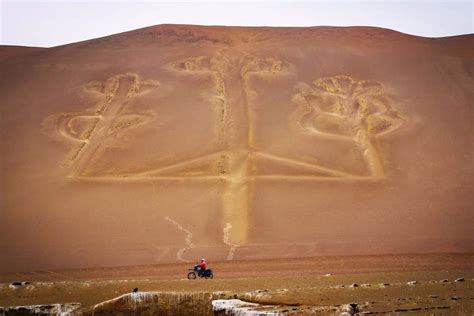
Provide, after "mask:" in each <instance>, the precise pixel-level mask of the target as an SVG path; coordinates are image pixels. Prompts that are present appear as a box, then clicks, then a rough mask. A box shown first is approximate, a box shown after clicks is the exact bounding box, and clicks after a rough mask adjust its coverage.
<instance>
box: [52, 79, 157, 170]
mask: <svg viewBox="0 0 474 316" xmlns="http://www.w3.org/2000/svg"><path fill="white" fill-rule="evenodd" d="M156 85H157V83H156V82H152V81H143V80H141V79H140V78H139V76H138V75H136V74H123V75H118V76H115V77H112V78H109V79H108V80H106V81H105V82H92V83H90V84H88V85H87V86H86V90H87V91H88V92H89V93H91V94H92V95H93V96H95V97H96V98H98V99H99V101H98V102H97V103H96V105H95V106H94V107H92V108H90V109H87V110H85V111H84V112H76V113H59V114H56V115H52V116H50V117H48V118H46V119H45V121H44V122H43V127H44V129H45V130H46V131H47V132H48V134H50V135H51V136H52V137H53V138H56V139H58V138H59V136H60V137H63V138H65V139H67V140H68V141H69V142H70V143H72V144H73V145H72V148H71V150H70V152H69V154H68V156H67V158H66V160H65V161H64V164H65V165H66V166H68V167H69V168H70V172H69V177H70V178H78V177H87V176H95V174H94V173H93V171H91V170H89V169H88V167H89V166H90V165H91V164H92V163H93V161H94V160H95V159H97V158H99V157H100V156H101V151H103V150H104V149H105V147H106V146H107V140H108V139H110V138H111V137H113V136H115V135H116V134H117V133H119V132H121V131H123V130H124V129H128V128H131V127H137V126H139V125H142V124H146V123H148V122H150V121H151V120H152V119H153V113H147V112H136V111H134V110H132V109H130V108H129V107H128V102H129V100H130V99H132V98H135V97H137V96H139V95H142V94H144V93H146V92H148V91H149V90H150V89H152V88H154V87H156Z"/></svg>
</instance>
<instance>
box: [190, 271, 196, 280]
mask: <svg viewBox="0 0 474 316" xmlns="http://www.w3.org/2000/svg"><path fill="white" fill-rule="evenodd" d="M194 279H196V273H195V272H189V273H188V280H194Z"/></svg>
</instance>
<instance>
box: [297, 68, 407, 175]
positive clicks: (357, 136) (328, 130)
mask: <svg viewBox="0 0 474 316" xmlns="http://www.w3.org/2000/svg"><path fill="white" fill-rule="evenodd" d="M298 88H299V93H298V94H297V95H296V96H295V101H296V102H297V103H299V104H300V106H299V108H298V110H297V113H296V121H297V122H298V125H299V128H300V130H302V131H303V132H306V133H310V134H314V135H317V136H319V137H324V138H329V139H334V140H340V141H344V140H346V141H353V142H355V143H356V144H357V145H358V146H359V147H360V148H361V150H362V152H363V154H364V157H365V159H366V161H367V165H368V169H369V171H370V174H371V176H374V177H383V176H384V174H385V173H384V168H383V163H382V157H381V155H380V153H379V150H378V148H377V142H376V136H379V135H382V134H386V133H389V132H392V131H394V130H395V129H397V128H398V127H400V126H401V125H402V123H403V121H404V119H403V117H402V115H401V114H400V113H399V112H398V111H396V110H394V109H393V108H392V107H391V105H390V103H389V102H388V100H387V98H386V97H385V96H384V89H383V86H382V84H380V83H379V82H376V81H364V80H355V79H353V78H351V77H348V76H334V77H329V78H321V79H318V80H316V81H314V83H313V85H311V86H310V85H306V84H303V85H300V86H299V87H298Z"/></svg>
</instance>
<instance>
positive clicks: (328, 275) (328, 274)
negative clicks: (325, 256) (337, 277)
mask: <svg viewBox="0 0 474 316" xmlns="http://www.w3.org/2000/svg"><path fill="white" fill-rule="evenodd" d="M331 275H332V274H331V273H326V274H325V275H324V276H327V277H330V276H331Z"/></svg>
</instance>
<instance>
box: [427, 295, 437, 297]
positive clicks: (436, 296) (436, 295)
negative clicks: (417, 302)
mask: <svg viewBox="0 0 474 316" xmlns="http://www.w3.org/2000/svg"><path fill="white" fill-rule="evenodd" d="M428 297H429V298H438V297H439V295H428Z"/></svg>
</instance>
